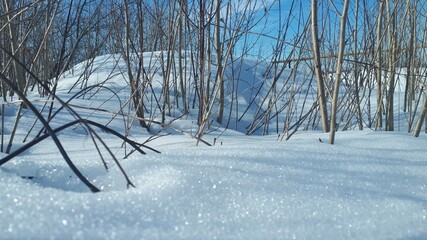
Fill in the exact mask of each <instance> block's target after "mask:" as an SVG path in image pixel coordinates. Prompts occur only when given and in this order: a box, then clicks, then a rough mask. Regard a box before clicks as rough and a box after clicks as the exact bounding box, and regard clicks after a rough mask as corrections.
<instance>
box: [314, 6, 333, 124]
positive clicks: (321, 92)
mask: <svg viewBox="0 0 427 240" xmlns="http://www.w3.org/2000/svg"><path fill="white" fill-rule="evenodd" d="M311 37H312V42H313V55H314V67H315V74H316V79H317V95H318V98H319V105H320V117H321V119H322V129H323V132H329V125H328V112H327V108H326V95H325V83H324V80H323V75H322V63H321V61H320V46H319V38H318V29H317V0H312V1H311Z"/></svg>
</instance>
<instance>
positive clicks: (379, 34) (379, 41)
mask: <svg viewBox="0 0 427 240" xmlns="http://www.w3.org/2000/svg"><path fill="white" fill-rule="evenodd" d="M379 4H380V5H379V10H378V18H377V48H376V50H377V55H378V61H377V74H376V75H377V117H376V124H375V128H376V129H377V128H382V125H383V121H382V115H383V110H382V105H383V104H382V98H383V97H382V69H381V68H382V32H381V31H382V20H383V8H384V1H380V2H379Z"/></svg>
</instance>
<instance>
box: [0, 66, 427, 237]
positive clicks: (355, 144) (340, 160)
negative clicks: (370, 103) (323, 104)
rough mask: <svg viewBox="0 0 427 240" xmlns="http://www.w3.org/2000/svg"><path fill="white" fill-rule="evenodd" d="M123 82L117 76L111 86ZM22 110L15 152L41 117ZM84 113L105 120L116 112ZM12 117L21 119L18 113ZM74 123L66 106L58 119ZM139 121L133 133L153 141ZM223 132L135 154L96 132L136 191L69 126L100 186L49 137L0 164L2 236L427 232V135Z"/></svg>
mask: <svg viewBox="0 0 427 240" xmlns="http://www.w3.org/2000/svg"><path fill="white" fill-rule="evenodd" d="M100 59H101V60H102V58H100ZM106 68H108V66H107V67H105V69H106ZM77 70H78V69H77ZM77 70H76V72H78V71H77ZM96 71H97V72H96V74H94V77H93V79H92V81H93V82H101V81H102V79H105V77H106V74H107V73H103V72H102V68H99V69H98V70H96ZM69 74H70V76H68V77H67V76H65V77H64V79H62V81H61V86H60V91H59V96H61V97H62V98H63V99H67V98H70V97H71V96H72V95H73V94H72V93H68V91H67V89H68V88H69V86H71V85H72V84H73V83H75V82H76V78H73V77H72V76H71V75H72V74H71V73H69ZM73 74H76V75H78V73H73ZM120 77H122V76H116V77H115V78H120ZM122 82H124V81H122ZM125 85H126V83H123V85H121V83H120V81H117V79H116V80H115V81H113V82H112V83H111V84H110V85H108V86H109V87H110V89H121V88H123V86H125ZM76 91H77V90H75V91H74V93H75V92H76ZM117 96H119V97H123V99H125V97H126V93H123V92H119V91H118V95H117ZM32 97H33V99H36V98H37V96H36V95H35V94H34V95H32ZM105 100H108V102H104V101H105ZM117 101H118V100H117V99H115V98H114V97H113V98H112V97H111V92H109V91H100V92H98V93H97V94H96V95H95V96H94V97H93V98H86V99H77V100H73V102H72V103H73V104H74V105H81V106H83V105H85V106H91V107H100V106H101V107H102V108H110V110H111V111H117V106H118V103H117ZM123 101H125V100H123ZM241 102H243V100H242V101H241ZM35 104H37V106H38V107H41V106H42V104H43V103H42V102H36V101H35ZM243 110H244V109H243ZM243 110H242V111H243ZM25 111H26V112H25V114H24V116H23V117H22V120H21V121H22V125H21V127H20V128H19V129H18V133H17V137H16V138H17V139H16V140H15V145H14V149H17V148H18V147H20V146H22V145H23V143H22V139H23V138H24V136H25V134H26V133H27V131H28V129H29V128H30V126H31V124H32V123H33V120H34V116H33V115H32V114H30V112H29V111H28V110H25ZM253 111H255V110H253ZM79 112H80V113H81V114H82V115H83V116H88V117H89V118H90V119H91V120H95V121H97V122H99V123H102V124H106V123H107V122H109V120H110V119H111V114H110V115H109V114H108V113H105V112H93V111H92V110H87V109H79ZM90 114H91V115H90ZM5 119H6V126H12V124H13V119H14V113H13V110H10V114H8V115H7V116H5ZM71 120H73V118H72V117H70V116H69V114H66V113H65V111H64V112H61V113H60V114H58V115H57V116H56V117H55V118H54V121H53V122H52V126H59V125H61V124H64V123H66V122H69V121H71ZM194 122H195V121H194V118H193V117H192V116H191V114H190V115H189V116H186V117H184V118H182V119H180V120H177V121H175V122H174V127H175V128H179V129H183V130H186V131H187V133H188V134H191V133H193V134H194V132H191V129H194V128H195V123H194ZM123 125H124V122H123V120H120V117H117V118H115V119H114V120H113V121H112V122H111V123H109V126H110V127H111V128H113V129H115V130H117V131H120V129H123ZM134 125H135V126H133V127H132V129H131V132H130V135H129V136H130V138H131V139H132V140H135V141H137V142H141V143H143V142H144V141H145V140H147V139H149V138H150V136H151V134H150V133H148V132H146V131H145V130H144V131H143V130H141V128H139V127H138V126H137V125H138V124H136V123H134ZM153 128H154V125H153ZM9 129H10V128H9ZM38 129H40V126H39V128H38ZM223 130H224V129H223V128H221V127H218V128H217V129H214V130H213V131H212V132H211V133H209V134H207V135H206V136H205V138H204V139H205V140H206V141H207V142H209V143H213V142H214V138H217V141H216V144H215V145H214V146H211V147H209V146H206V145H204V144H203V143H199V144H198V146H196V140H194V139H192V138H191V137H189V136H188V135H185V134H181V133H180V132H177V131H173V130H172V129H169V130H168V131H169V133H171V134H170V135H167V136H163V137H160V138H157V139H154V140H152V141H149V142H148V143H146V145H147V146H150V147H152V148H154V149H156V150H158V151H160V152H161V153H160V154H158V153H155V152H153V151H150V150H147V149H144V150H146V151H147V154H146V155H142V154H139V153H137V152H135V153H133V154H131V155H130V156H129V157H128V158H126V159H122V157H123V156H124V155H125V152H126V153H129V152H130V150H131V148H130V147H129V145H127V146H126V149H125V148H123V147H122V143H123V142H122V141H121V140H119V139H117V138H115V137H114V136H112V135H111V134H107V133H103V132H102V131H99V134H100V136H101V137H102V139H103V140H104V141H105V142H106V143H107V144H108V145H109V146H110V148H111V150H112V152H113V153H114V154H117V157H118V158H119V160H120V163H121V164H122V166H123V168H124V170H125V171H126V173H127V174H128V176H129V178H130V180H131V181H132V183H133V184H134V185H135V188H133V187H130V188H129V189H128V188H127V186H126V181H125V178H124V177H123V176H122V174H121V172H120V171H119V168H118V166H117V165H116V164H115V163H114V161H113V160H111V158H108V157H107V158H106V159H105V161H106V162H107V163H108V168H109V169H108V171H106V170H105V169H104V167H103V163H102V161H101V159H99V157H98V153H97V150H96V148H95V146H94V144H93V143H92V141H91V139H90V137H89V135H88V134H87V132H85V131H84V130H83V129H82V128H81V127H71V128H68V129H66V130H64V131H63V132H61V133H60V134H59V135H58V136H59V139H60V140H61V143H62V144H63V145H64V147H65V148H66V149H67V151H68V153H69V155H70V157H71V159H72V160H73V161H74V163H75V165H76V166H77V167H78V168H79V170H81V171H82V173H83V174H84V175H85V176H86V177H87V178H88V179H89V181H91V182H92V183H93V184H94V185H95V186H96V187H98V188H100V189H101V192H99V193H91V192H90V190H89V189H88V188H87V187H86V186H85V185H84V184H83V183H81V182H80V181H79V180H78V178H77V177H76V176H75V175H74V174H73V173H72V171H71V170H70V168H69V167H68V165H67V164H66V163H65V161H64V160H63V158H62V156H61V155H60V154H59V151H58V150H57V148H56V146H55V144H54V143H53V141H52V140H51V139H50V138H48V139H46V140H44V141H42V142H41V143H39V144H37V145H35V146H33V147H32V148H30V149H29V150H27V151H25V152H24V153H22V154H20V155H19V156H17V157H15V158H14V159H13V160H11V161H9V162H7V163H5V164H3V165H2V166H1V167H0V239H427V154H426V152H427V150H426V146H427V135H425V134H421V136H420V137H419V138H414V137H412V136H411V135H410V134H408V133H406V132H403V131H402V132H399V131H397V132H382V131H376V132H375V131H371V130H369V129H368V128H366V130H364V131H353V130H352V131H344V132H343V131H339V132H337V135H336V144H335V145H329V144H327V143H322V142H327V138H328V135H327V134H323V133H320V132H318V131H302V130H301V131H298V132H297V133H296V134H295V135H294V136H292V138H291V139H290V140H288V141H278V140H277V139H278V137H277V135H270V136H259V135H256V136H247V135H244V134H242V133H241V132H238V131H234V130H227V131H225V132H223ZM37 131H38V130H37ZM37 131H35V133H33V134H32V135H31V136H33V137H34V135H35V134H36V132H37ZM218 136H220V137H219V138H218ZM5 155H6V154H4V153H2V154H1V156H2V157H3V156H5ZM105 156H106V155H105Z"/></svg>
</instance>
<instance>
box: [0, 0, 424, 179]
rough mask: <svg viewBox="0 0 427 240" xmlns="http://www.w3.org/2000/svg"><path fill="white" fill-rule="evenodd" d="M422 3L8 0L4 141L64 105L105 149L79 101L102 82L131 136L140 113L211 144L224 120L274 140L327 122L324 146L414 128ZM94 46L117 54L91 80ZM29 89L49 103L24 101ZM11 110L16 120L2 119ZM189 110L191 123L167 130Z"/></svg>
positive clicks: (37, 130)
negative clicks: (354, 135) (68, 81)
mask: <svg viewBox="0 0 427 240" xmlns="http://www.w3.org/2000/svg"><path fill="white" fill-rule="evenodd" d="M425 8H426V3H424V2H422V1H417V0H405V1H397V0H383V1H368V0H355V1H348V0H340V1H330V0H312V1H311V2H310V5H308V4H307V1H303V0H292V1H287V2H286V5H284V3H283V2H282V1H264V0H249V1H231V0H210V1H207V0H196V1H190V0H180V1H172V0H160V1H147V0H125V1H112V0H101V1H89V0H77V1H27V0H21V1H14V0H4V1H2V2H0V11H1V14H0V23H1V28H0V41H1V44H0V46H1V49H0V58H1V61H0V74H1V75H0V76H1V78H2V81H1V85H0V88H1V91H0V93H1V95H2V100H3V101H2V107H1V113H2V117H1V121H2V128H1V129H2V131H1V150H2V151H5V152H7V153H9V152H11V151H12V149H13V146H14V144H15V142H16V141H17V140H16V138H15V135H16V132H17V130H18V129H19V127H21V126H22V125H21V122H20V121H22V120H21V119H22V115H23V114H24V112H26V109H30V110H31V111H33V112H34V114H37V118H35V119H36V120H34V122H33V123H32V125H31V127H30V129H28V135H27V136H25V137H24V141H30V142H31V141H34V140H31V138H33V139H38V138H40V137H42V136H44V135H45V134H49V135H51V136H52V137H53V135H54V134H56V132H55V129H54V128H52V127H49V124H50V123H51V121H53V120H54V119H55V116H57V112H56V111H55V109H56V108H55V104H56V103H58V102H62V103H63V105H64V106H62V107H61V108H63V109H65V110H68V111H69V112H70V114H71V115H73V116H75V118H76V121H78V123H79V124H82V125H84V127H86V128H87V129H88V133H89V134H90V136H91V138H92V139H93V143H94V144H95V145H96V146H97V148H99V147H101V146H104V144H103V143H102V140H100V139H99V138H98V137H97V133H96V131H94V130H92V128H93V124H92V123H89V122H85V121H83V120H82V119H81V118H80V117H79V114H78V113H76V112H74V110H73V109H72V108H71V106H72V105H73V101H75V100H76V99H78V98H92V97H94V96H96V93H98V92H100V91H109V92H110V93H111V95H112V99H120V100H117V101H119V102H120V104H119V105H120V109H115V110H111V111H110V114H111V119H110V121H109V122H108V123H107V125H108V124H109V123H110V122H111V121H112V120H113V119H116V118H120V119H122V121H123V126H124V130H123V136H124V137H128V136H129V135H130V133H131V129H132V128H135V125H134V124H133V123H134V122H137V123H138V124H137V126H139V127H140V128H141V129H139V130H143V131H147V132H148V133H149V134H153V135H156V134H160V133H159V132H161V131H162V130H163V129H165V128H169V129H173V130H174V131H178V132H180V133H184V134H187V135H189V136H191V137H193V138H195V139H196V140H197V142H203V143H205V144H210V143H208V142H207V141H205V140H203V138H204V136H205V134H206V133H209V131H211V130H217V129H220V128H222V129H228V128H231V129H235V130H238V131H241V132H244V133H246V134H248V135H249V134H277V135H278V139H289V138H290V137H291V136H292V135H293V134H294V133H295V132H296V131H298V130H321V131H323V132H330V139H329V142H330V143H334V142H335V134H336V132H338V131H342V130H352V129H358V130H362V129H366V128H370V129H372V130H386V131H394V130H396V128H397V129H398V130H400V129H401V126H404V127H407V131H408V132H411V133H413V135H414V136H418V135H419V134H420V131H421V128H422V126H423V124H425V122H426V121H427V114H426V108H427V100H425V99H426V94H425V92H426V87H425V86H426V76H427V70H426V68H425V59H426V48H427V44H426V41H427V30H426V29H425V28H424V26H425V23H426V22H427V18H426V16H425V14H424V10H425ZM99 56H109V57H108V58H107V59H115V61H116V63H115V65H114V66H113V67H112V69H110V73H109V74H107V75H108V77H105V79H98V80H97V84H96V85H93V86H91V84H93V82H91V79H92V78H93V76H94V75H96V73H97V71H98V69H97V68H98V67H99V64H98V63H96V61H97V59H98V58H97V57H99ZM76 64H80V65H79V66H80V68H74V66H75V65H76ZM82 66H83V67H82ZM76 69H77V70H78V73H75V72H74V71H75V70H76ZM67 74H69V75H72V76H74V77H77V80H76V82H75V83H74V85H73V86H71V87H70V89H69V94H70V95H71V94H76V92H79V94H76V95H74V96H73V97H72V98H71V99H70V102H66V101H62V100H60V98H58V96H57V88H58V81H60V79H61V78H62V77H63V76H65V75H67ZM75 75H77V76H75ZM116 77H120V78H121V79H122V80H123V82H126V84H127V85H128V87H129V88H128V89H127V91H128V92H127V95H126V96H127V99H123V98H121V97H119V95H120V94H121V93H122V92H119V90H118V89H114V88H113V87H111V86H109V85H108V81H109V80H110V79H113V78H116ZM120 91H121V90H120ZM30 92H31V93H35V94H39V96H40V97H42V98H43V99H44V104H38V105H36V106H32V105H31V102H27V100H26V99H25V98H26V96H27V94H28V93H30ZM71 100H72V101H71ZM28 101H29V100H28ZM121 101H123V102H121ZM106 102H107V100H106ZM10 106H14V107H15V108H16V111H15V112H14V113H15V117H14V124H13V125H12V126H5V122H6V119H5V111H6V107H10ZM78 107H80V108H83V107H82V106H78ZM91 110H93V112H97V111H101V110H102V111H104V112H107V110H106V109H101V108H94V109H91ZM36 112H37V113H36ZM187 117H188V119H192V120H193V124H194V128H192V129H190V130H185V131H184V130H180V129H177V128H176V127H174V126H173V123H174V122H175V121H176V120H178V119H182V118H187ZM76 124H77V123H76ZM6 127H9V128H10V131H8V132H9V133H8V134H6V131H5V128H6ZM106 127H107V126H106ZM426 129H427V127H426ZM219 132H221V131H219ZM219 136H221V133H219ZM126 139H127V138H126ZM132 144H133V143H132ZM132 144H131V143H129V141H128V139H127V140H124V141H123V146H124V147H125V148H126V147H127V146H132ZM58 148H60V146H59V145H58ZM132 149H134V146H132ZM100 152H101V151H100ZM131 152H133V150H131V151H130V152H128V151H126V154H128V153H129V154H130V153H131ZM64 158H66V157H64ZM82 179H83V178H82Z"/></svg>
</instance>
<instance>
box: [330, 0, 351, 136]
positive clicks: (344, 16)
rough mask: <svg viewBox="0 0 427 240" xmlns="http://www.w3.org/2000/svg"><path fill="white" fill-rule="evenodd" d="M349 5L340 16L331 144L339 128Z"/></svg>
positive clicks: (345, 3)
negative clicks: (338, 119) (338, 113)
mask: <svg viewBox="0 0 427 240" xmlns="http://www.w3.org/2000/svg"><path fill="white" fill-rule="evenodd" d="M349 3H350V1H349V0H346V1H345V2H344V8H343V11H342V14H341V16H340V18H341V19H340V21H341V23H340V33H339V49H338V59H337V60H338V61H337V71H336V73H335V84H334V90H333V95H332V107H331V127H330V135H329V143H330V144H334V142H335V131H336V127H337V123H336V120H337V119H336V118H337V117H336V116H337V110H338V94H339V87H340V78H341V71H342V63H343V54H344V44H345V27H346V23H347V12H348V5H349Z"/></svg>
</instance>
